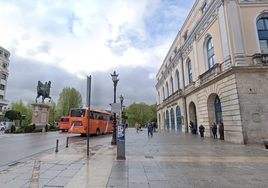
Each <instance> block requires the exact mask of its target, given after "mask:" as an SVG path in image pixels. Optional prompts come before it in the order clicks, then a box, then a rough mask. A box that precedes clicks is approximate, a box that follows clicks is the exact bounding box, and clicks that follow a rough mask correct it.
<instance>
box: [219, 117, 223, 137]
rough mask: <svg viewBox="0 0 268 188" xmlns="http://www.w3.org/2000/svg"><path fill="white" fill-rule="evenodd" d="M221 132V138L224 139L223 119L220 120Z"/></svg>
mask: <svg viewBox="0 0 268 188" xmlns="http://www.w3.org/2000/svg"><path fill="white" fill-rule="evenodd" d="M219 133H220V138H219V139H220V140H224V126H223V123H222V122H221V120H220V121H219Z"/></svg>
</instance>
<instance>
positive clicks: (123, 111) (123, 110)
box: [122, 105, 126, 127]
mask: <svg viewBox="0 0 268 188" xmlns="http://www.w3.org/2000/svg"><path fill="white" fill-rule="evenodd" d="M122 108H123V109H122V119H123V124H124V127H125V123H126V122H125V121H126V120H125V117H124V116H123V113H125V105H123V106H122Z"/></svg>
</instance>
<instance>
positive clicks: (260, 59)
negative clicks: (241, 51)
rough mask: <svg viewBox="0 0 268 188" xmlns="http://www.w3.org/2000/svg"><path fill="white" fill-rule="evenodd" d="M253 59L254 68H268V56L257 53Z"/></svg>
mask: <svg viewBox="0 0 268 188" xmlns="http://www.w3.org/2000/svg"><path fill="white" fill-rule="evenodd" d="M252 58H253V62H254V66H268V54H261V53H256V54H253V56H252Z"/></svg>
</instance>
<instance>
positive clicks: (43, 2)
mask: <svg viewBox="0 0 268 188" xmlns="http://www.w3.org/2000/svg"><path fill="white" fill-rule="evenodd" d="M0 2H1V6H0V23H1V28H2V29H1V32H0V33H1V35H0V46H2V47H3V48H5V49H7V50H8V51H9V52H10V53H11V57H10V66H9V76H8V83H7V88H6V89H7V91H6V100H9V102H10V103H11V102H12V101H17V102H18V101H19V100H20V99H22V100H23V102H24V103H25V104H27V102H28V101H35V98H36V95H37V91H36V87H37V82H38V80H40V81H41V82H43V83H45V82H48V81H49V80H50V81H51V83H52V84H51V85H52V88H51V96H52V99H53V100H54V101H56V102H57V100H58V98H59V94H60V92H61V91H62V89H63V88H64V87H74V88H75V89H76V90H78V91H79V92H80V93H81V94H82V97H83V104H85V101H86V100H85V99H86V77H87V75H91V76H92V88H91V91H92V95H91V104H92V106H93V108H101V109H109V108H110V107H109V103H112V102H113V96H114V93H113V91H114V90H113V82H112V78H111V75H110V74H111V73H113V72H114V71H116V73H119V76H118V78H119V82H118V85H117V93H116V95H117V102H119V98H118V97H119V96H120V95H123V97H124V98H125V99H124V104H125V105H126V106H128V105H130V104H132V103H133V102H134V101H135V102H136V103H140V102H145V103H146V104H148V105H151V104H154V103H155V102H156V89H155V85H156V74H157V72H158V70H159V68H160V66H161V64H162V62H163V60H164V58H165V55H166V53H167V52H168V50H169V48H170V46H171V44H172V42H173V40H174V39H175V37H176V35H177V33H178V32H179V30H180V28H181V26H182V24H183V22H184V21H185V19H186V17H187V15H188V14H189V12H190V9H191V8H192V6H193V4H194V2H195V0H187V1H185V0H50V1H48V0H0ZM46 100H48V99H46ZM38 102H41V97H40V98H39V100H38Z"/></svg>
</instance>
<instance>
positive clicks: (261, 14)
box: [253, 9, 268, 53]
mask: <svg viewBox="0 0 268 188" xmlns="http://www.w3.org/2000/svg"><path fill="white" fill-rule="evenodd" d="M265 17H267V18H268V10H267V9H265V10H263V11H262V12H259V13H258V14H257V15H256V16H255V18H254V19H253V25H254V30H255V37H256V45H257V50H258V53H261V47H260V41H259V34H258V28H257V21H258V20H259V19H261V18H265Z"/></svg>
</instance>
